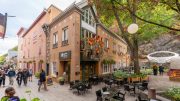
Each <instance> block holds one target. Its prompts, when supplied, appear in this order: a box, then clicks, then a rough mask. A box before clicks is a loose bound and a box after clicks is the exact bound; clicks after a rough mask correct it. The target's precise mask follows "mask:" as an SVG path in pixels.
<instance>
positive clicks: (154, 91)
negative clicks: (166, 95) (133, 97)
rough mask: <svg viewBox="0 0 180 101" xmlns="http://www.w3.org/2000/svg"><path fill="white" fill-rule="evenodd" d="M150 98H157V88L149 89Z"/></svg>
mask: <svg viewBox="0 0 180 101" xmlns="http://www.w3.org/2000/svg"><path fill="white" fill-rule="evenodd" d="M148 98H149V99H156V89H154V88H150V89H149V90H148Z"/></svg>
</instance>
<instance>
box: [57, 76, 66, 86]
mask: <svg viewBox="0 0 180 101" xmlns="http://www.w3.org/2000/svg"><path fill="white" fill-rule="evenodd" d="M58 81H59V84H60V85H64V81H65V80H64V77H59V78H58Z"/></svg>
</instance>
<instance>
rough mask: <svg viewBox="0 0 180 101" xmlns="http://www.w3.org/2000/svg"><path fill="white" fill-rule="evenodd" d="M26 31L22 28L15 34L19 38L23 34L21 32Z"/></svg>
mask: <svg viewBox="0 0 180 101" xmlns="http://www.w3.org/2000/svg"><path fill="white" fill-rule="evenodd" d="M25 30H26V29H25V28H24V27H21V28H20V29H19V31H18V32H17V35H18V36H19V35H21V33H22V32H23V31H25Z"/></svg>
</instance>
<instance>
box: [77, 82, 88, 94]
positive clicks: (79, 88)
mask: <svg viewBox="0 0 180 101" xmlns="http://www.w3.org/2000/svg"><path fill="white" fill-rule="evenodd" d="M77 90H78V94H81V95H83V94H85V91H86V86H85V85H83V84H80V85H79V86H78V87H77Z"/></svg>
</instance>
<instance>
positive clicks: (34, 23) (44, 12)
mask: <svg viewBox="0 0 180 101" xmlns="http://www.w3.org/2000/svg"><path fill="white" fill-rule="evenodd" d="M45 14H46V11H45V10H43V11H42V13H41V14H40V15H39V16H38V17H37V18H36V20H35V21H34V22H33V23H32V25H31V26H30V27H29V28H28V29H27V31H26V32H25V33H24V34H23V37H24V36H25V35H26V34H27V33H28V32H29V31H30V30H31V29H32V28H33V27H34V26H35V25H36V24H37V23H38V22H39V21H40V20H41V19H42V18H43V16H44V15H45Z"/></svg>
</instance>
